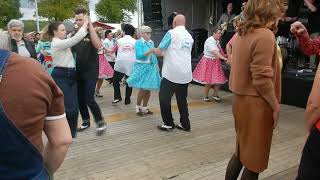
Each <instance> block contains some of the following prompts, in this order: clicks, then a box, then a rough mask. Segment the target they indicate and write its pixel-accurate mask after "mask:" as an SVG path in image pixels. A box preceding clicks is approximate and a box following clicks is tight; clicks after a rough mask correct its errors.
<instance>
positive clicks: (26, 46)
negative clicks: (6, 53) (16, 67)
mask: <svg viewBox="0 0 320 180" xmlns="http://www.w3.org/2000/svg"><path fill="white" fill-rule="evenodd" d="M7 28H8V32H9V34H10V37H11V46H12V52H15V53H18V54H19V55H21V56H24V57H31V58H33V59H37V53H36V50H35V46H34V44H33V43H32V42H31V41H28V40H26V39H25V38H23V30H24V24H23V22H22V21H20V20H17V19H12V20H11V21H9V23H8V25H7Z"/></svg>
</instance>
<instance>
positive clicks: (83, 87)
mask: <svg viewBox="0 0 320 180" xmlns="http://www.w3.org/2000/svg"><path fill="white" fill-rule="evenodd" d="M96 83H97V80H85V79H79V80H78V100H79V109H80V114H81V117H82V120H83V123H88V124H89V123H90V114H89V110H88V107H89V108H90V110H91V112H92V114H93V116H94V120H95V122H96V123H97V124H100V123H104V120H103V117H102V112H101V109H100V107H99V105H98V103H97V102H96V100H95V99H94V93H95V89H96Z"/></svg>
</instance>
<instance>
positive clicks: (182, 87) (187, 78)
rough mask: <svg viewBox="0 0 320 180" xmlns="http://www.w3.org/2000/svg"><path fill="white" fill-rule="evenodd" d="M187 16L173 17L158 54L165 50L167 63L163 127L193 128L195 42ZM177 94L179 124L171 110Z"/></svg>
mask: <svg viewBox="0 0 320 180" xmlns="http://www.w3.org/2000/svg"><path fill="white" fill-rule="evenodd" d="M185 23H186V19H185V17H184V16H183V15H181V14H179V15H177V16H176V17H175V18H174V20H173V28H174V29H172V30H170V31H168V32H167V34H166V35H165V36H164V38H163V39H162V41H161V43H160V45H159V47H158V48H157V49H156V50H155V52H156V53H157V54H159V55H160V54H163V56H164V60H163V67H162V77H163V79H162V80H161V85H160V92H159V100H160V109H161V116H162V119H163V122H164V124H163V125H161V126H158V129H160V130H162V131H168V130H172V129H174V128H175V127H176V128H178V129H180V130H184V131H190V130H191V127H190V121H189V112H188V103H187V95H188V83H190V82H191V81H192V69H191V50H192V45H193V42H194V41H193V39H192V36H191V35H190V34H189V32H188V31H187V30H186V28H185ZM173 94H176V99H177V103H178V108H179V112H180V123H181V124H179V125H177V126H176V125H175V124H174V122H173V118H172V112H171V99H172V96H173Z"/></svg>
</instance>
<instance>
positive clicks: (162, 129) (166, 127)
mask: <svg viewBox="0 0 320 180" xmlns="http://www.w3.org/2000/svg"><path fill="white" fill-rule="evenodd" d="M174 128H175V127H174V126H167V125H159V126H158V129H159V130H161V131H170V130H173V129H174Z"/></svg>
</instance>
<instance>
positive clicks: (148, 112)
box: [144, 109, 153, 115]
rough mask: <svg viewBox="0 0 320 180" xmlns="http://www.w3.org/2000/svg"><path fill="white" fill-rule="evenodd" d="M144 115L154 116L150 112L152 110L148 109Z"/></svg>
mask: <svg viewBox="0 0 320 180" xmlns="http://www.w3.org/2000/svg"><path fill="white" fill-rule="evenodd" d="M144 115H153V112H152V111H150V109H147V111H146V112H144Z"/></svg>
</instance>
